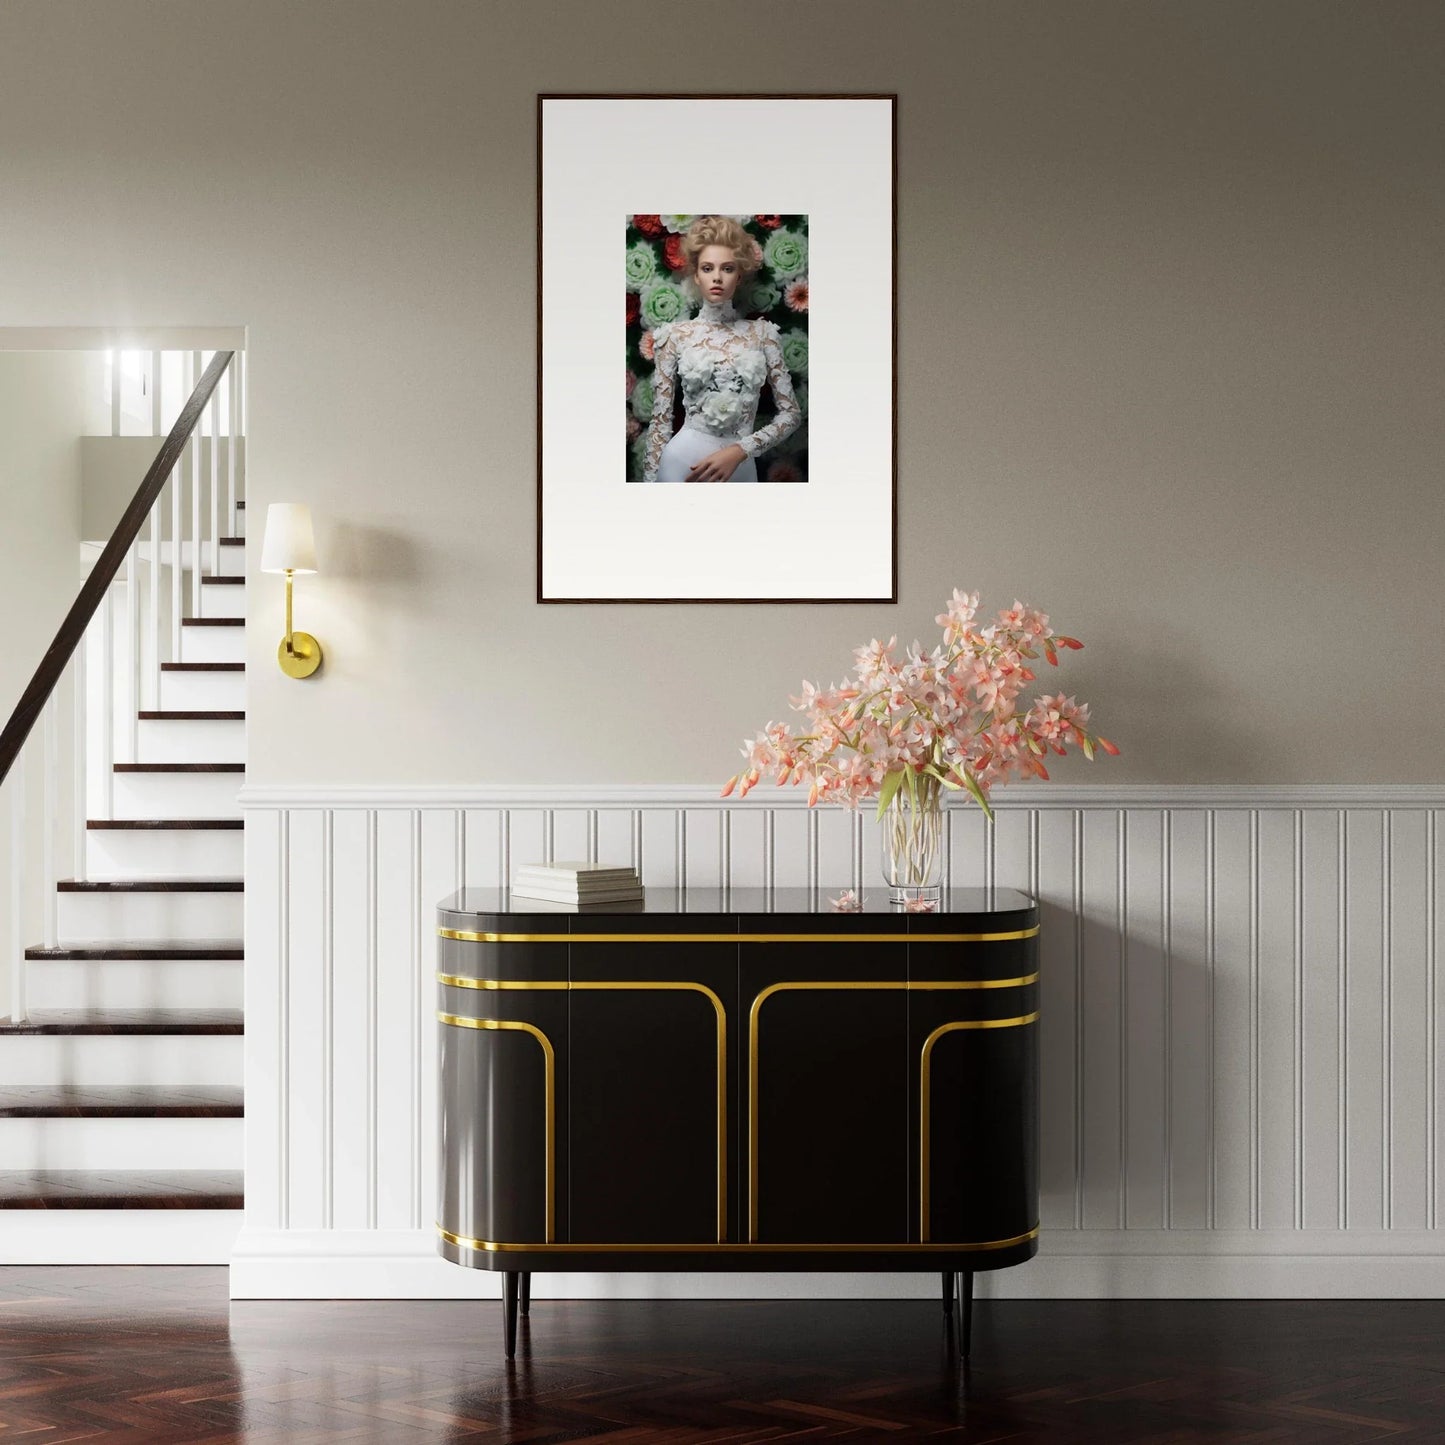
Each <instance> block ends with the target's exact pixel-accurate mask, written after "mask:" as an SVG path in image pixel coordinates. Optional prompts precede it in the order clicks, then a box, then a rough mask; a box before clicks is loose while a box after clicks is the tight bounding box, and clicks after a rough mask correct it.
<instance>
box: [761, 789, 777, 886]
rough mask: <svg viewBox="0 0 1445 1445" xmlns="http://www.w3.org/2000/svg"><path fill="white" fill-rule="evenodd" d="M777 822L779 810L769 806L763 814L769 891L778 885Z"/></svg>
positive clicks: (765, 865) (764, 864) (764, 856)
mask: <svg viewBox="0 0 1445 1445" xmlns="http://www.w3.org/2000/svg"><path fill="white" fill-rule="evenodd" d="M777 823H778V810H777V809H776V808H769V809H768V811H767V812H766V813H765V814H763V877H764V879H765V880H766V882H767V889H768V892H769V893H771V892H772V891H773V890H774V889H775V888H776V887H777V886H778V839H777Z"/></svg>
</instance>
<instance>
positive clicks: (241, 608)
mask: <svg viewBox="0 0 1445 1445" xmlns="http://www.w3.org/2000/svg"><path fill="white" fill-rule="evenodd" d="M245 615H246V589H245V587H244V586H242V587H211V586H207V585H206V583H204V582H203V583H202V584H201V616H202V617H244V616H245Z"/></svg>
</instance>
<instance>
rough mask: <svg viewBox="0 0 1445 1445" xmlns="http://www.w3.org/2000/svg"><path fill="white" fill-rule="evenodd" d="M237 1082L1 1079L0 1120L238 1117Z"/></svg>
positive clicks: (241, 1111) (239, 1091)
mask: <svg viewBox="0 0 1445 1445" xmlns="http://www.w3.org/2000/svg"><path fill="white" fill-rule="evenodd" d="M244 1097H245V1095H244V1091H243V1090H242V1088H241V1086H240V1085H239V1084H184V1085H182V1084H3V1085H0V1119H240V1118H242V1117H243V1116H244V1115H245V1112H246V1111H245V1105H244V1102H243V1100H244Z"/></svg>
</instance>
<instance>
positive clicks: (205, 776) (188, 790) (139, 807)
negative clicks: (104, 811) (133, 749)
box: [114, 773, 245, 818]
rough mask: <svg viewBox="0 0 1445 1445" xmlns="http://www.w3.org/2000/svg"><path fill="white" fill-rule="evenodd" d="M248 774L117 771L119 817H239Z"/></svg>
mask: <svg viewBox="0 0 1445 1445" xmlns="http://www.w3.org/2000/svg"><path fill="white" fill-rule="evenodd" d="M244 781H245V774H244V773H117V774H116V775H115V785H114V786H115V792H114V802H115V816H116V817H117V818H239V817H240V816H241V809H240V805H239V804H238V803H237V801H236V795H237V794H238V793H239V792H240V790H241V784H242V783H243V782H244Z"/></svg>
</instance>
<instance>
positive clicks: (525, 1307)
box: [522, 1270, 532, 1319]
mask: <svg viewBox="0 0 1445 1445" xmlns="http://www.w3.org/2000/svg"><path fill="white" fill-rule="evenodd" d="M531 1313H532V1272H531V1270H525V1271H523V1274H522V1318H523V1319H526V1318H527V1317H528V1316H529V1315H530V1314H531Z"/></svg>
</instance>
